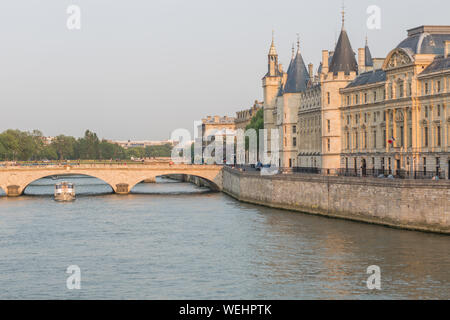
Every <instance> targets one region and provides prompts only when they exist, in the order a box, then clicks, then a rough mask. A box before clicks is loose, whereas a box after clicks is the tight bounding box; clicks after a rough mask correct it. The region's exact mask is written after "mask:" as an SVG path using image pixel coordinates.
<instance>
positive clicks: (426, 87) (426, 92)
mask: <svg viewBox="0 0 450 320" xmlns="http://www.w3.org/2000/svg"><path fill="white" fill-rule="evenodd" d="M425 94H428V82H425Z"/></svg>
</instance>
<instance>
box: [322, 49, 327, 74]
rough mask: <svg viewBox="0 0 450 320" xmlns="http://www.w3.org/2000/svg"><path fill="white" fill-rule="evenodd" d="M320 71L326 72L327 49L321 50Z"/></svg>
mask: <svg viewBox="0 0 450 320" xmlns="http://www.w3.org/2000/svg"><path fill="white" fill-rule="evenodd" d="M322 73H328V50H322Z"/></svg>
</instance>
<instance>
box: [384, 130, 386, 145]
mask: <svg viewBox="0 0 450 320" xmlns="http://www.w3.org/2000/svg"><path fill="white" fill-rule="evenodd" d="M383 147H384V148H386V129H385V130H383Z"/></svg>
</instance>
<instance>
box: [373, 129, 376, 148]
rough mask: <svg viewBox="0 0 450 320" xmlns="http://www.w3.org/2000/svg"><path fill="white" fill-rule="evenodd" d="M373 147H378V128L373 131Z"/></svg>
mask: <svg viewBox="0 0 450 320" xmlns="http://www.w3.org/2000/svg"><path fill="white" fill-rule="evenodd" d="M373 148H374V149H376V148H377V131H376V130H375V131H374V132H373Z"/></svg>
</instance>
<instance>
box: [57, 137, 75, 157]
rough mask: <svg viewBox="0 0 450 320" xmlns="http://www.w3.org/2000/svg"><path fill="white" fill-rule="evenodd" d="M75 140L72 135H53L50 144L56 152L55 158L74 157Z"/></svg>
mask: <svg viewBox="0 0 450 320" xmlns="http://www.w3.org/2000/svg"><path fill="white" fill-rule="evenodd" d="M76 144H77V140H76V139H75V138H74V137H67V136H65V135H59V136H57V137H55V139H54V140H53V141H52V143H51V145H52V147H53V149H54V151H55V152H56V154H57V159H59V160H64V159H74V158H75V145H76Z"/></svg>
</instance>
